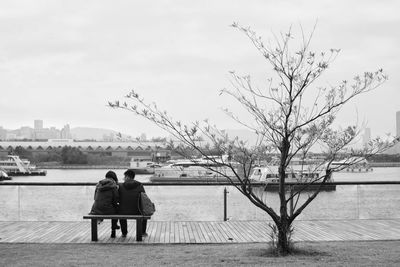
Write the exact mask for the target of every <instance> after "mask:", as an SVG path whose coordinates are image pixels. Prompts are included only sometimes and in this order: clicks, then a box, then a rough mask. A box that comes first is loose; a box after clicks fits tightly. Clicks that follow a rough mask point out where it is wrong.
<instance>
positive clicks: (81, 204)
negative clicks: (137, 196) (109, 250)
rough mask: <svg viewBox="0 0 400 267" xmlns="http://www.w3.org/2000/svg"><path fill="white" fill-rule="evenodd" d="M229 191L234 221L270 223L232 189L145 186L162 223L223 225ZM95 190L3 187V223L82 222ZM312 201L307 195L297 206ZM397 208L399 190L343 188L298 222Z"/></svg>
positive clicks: (275, 204) (384, 215) (375, 214)
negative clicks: (225, 202) (187, 222)
mask: <svg viewBox="0 0 400 267" xmlns="http://www.w3.org/2000/svg"><path fill="white" fill-rule="evenodd" d="M224 188H226V189H227V191H228V194H227V217H228V218H229V219H230V220H271V219H270V217H269V216H268V215H267V214H266V212H265V211H263V210H261V209H259V208H257V207H256V206H255V205H254V204H253V203H251V202H250V201H249V200H248V199H247V198H246V197H245V196H244V195H242V194H241V193H240V192H239V191H238V190H237V189H236V188H234V187H232V186H220V185H216V186H195V185H189V186H175V185H174V186H149V185H147V186H145V189H146V192H147V193H148V195H149V196H150V198H151V199H152V200H153V202H154V203H155V204H156V209H157V211H156V213H155V214H154V216H153V218H152V219H153V220H159V221H185V220H187V221H191V220H193V221H196V220H198V221H222V220H223V219H224ZM94 189H95V186H94V185H93V186H92V185H90V186H86V185H85V186H83V185H79V186H54V185H52V186H31V185H15V186H14V185H3V186H1V185H0V207H1V209H0V220H1V221H18V220H21V221H80V220H82V216H83V215H85V214H87V213H89V211H90V209H91V206H92V204H93V195H94ZM254 192H255V193H256V194H257V196H258V197H259V198H260V199H263V200H264V201H266V202H267V203H268V204H269V205H270V206H271V207H272V208H273V209H274V210H276V211H279V197H278V194H277V192H276V191H275V192H271V191H263V189H262V188H259V189H254ZM307 197H308V194H307V193H303V194H302V195H301V197H300V200H299V204H297V207H299V205H300V203H302V202H304V201H305V200H306V198H307ZM288 206H289V205H288ZM297 207H296V208H297ZM398 207H400V185H338V186H337V187H336V190H335V191H330V192H329V191H323V192H321V193H320V194H319V195H318V196H317V198H316V199H315V200H314V201H313V202H311V204H310V205H309V206H308V207H307V208H306V209H305V210H304V211H303V213H302V214H301V215H300V216H299V217H298V218H297V219H299V220H336V219H341V220H343V219H396V218H400V209H398Z"/></svg>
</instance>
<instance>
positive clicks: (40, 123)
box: [34, 120, 43, 130]
mask: <svg viewBox="0 0 400 267" xmlns="http://www.w3.org/2000/svg"><path fill="white" fill-rule="evenodd" d="M34 125H35V127H34V128H35V130H40V129H43V120H35V121H34Z"/></svg>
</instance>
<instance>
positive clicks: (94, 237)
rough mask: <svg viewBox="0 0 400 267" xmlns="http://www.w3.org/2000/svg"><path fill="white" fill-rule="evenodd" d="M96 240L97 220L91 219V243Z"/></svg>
mask: <svg viewBox="0 0 400 267" xmlns="http://www.w3.org/2000/svg"><path fill="white" fill-rule="evenodd" d="M97 240H98V239H97V219H92V241H97Z"/></svg>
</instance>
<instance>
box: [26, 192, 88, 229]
mask: <svg viewBox="0 0 400 267" xmlns="http://www.w3.org/2000/svg"><path fill="white" fill-rule="evenodd" d="M93 192H94V187H87V186H20V192H19V199H20V201H19V202H20V220H21V221H79V220H81V219H82V215H84V214H87V213H88V212H89V211H90V208H91V205H92V203H93Z"/></svg>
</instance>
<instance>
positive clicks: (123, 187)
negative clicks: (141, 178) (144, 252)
mask: <svg viewBox="0 0 400 267" xmlns="http://www.w3.org/2000/svg"><path fill="white" fill-rule="evenodd" d="M124 175H125V177H124V183H122V184H120V186H119V189H118V191H119V207H118V214H124V215H141V213H140V210H139V196H140V193H141V192H145V191H144V187H143V185H142V184H141V183H140V182H138V181H136V180H135V171H134V170H132V169H128V170H127V171H126V172H124ZM119 222H120V224H121V232H122V237H126V235H127V234H128V222H127V220H124V219H120V220H119ZM146 227H147V220H146V219H145V220H143V224H142V229H143V235H144V236H146V235H147V233H146Z"/></svg>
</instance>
